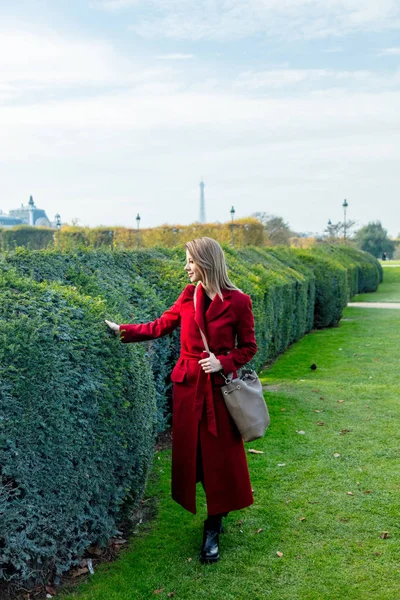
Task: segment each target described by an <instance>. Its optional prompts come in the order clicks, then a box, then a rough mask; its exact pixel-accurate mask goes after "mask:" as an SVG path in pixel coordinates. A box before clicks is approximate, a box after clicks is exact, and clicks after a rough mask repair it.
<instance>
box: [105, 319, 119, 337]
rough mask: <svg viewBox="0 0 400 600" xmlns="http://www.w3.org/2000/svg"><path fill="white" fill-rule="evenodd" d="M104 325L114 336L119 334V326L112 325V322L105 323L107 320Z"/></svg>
mask: <svg viewBox="0 0 400 600" xmlns="http://www.w3.org/2000/svg"><path fill="white" fill-rule="evenodd" d="M105 323H107V325H108V327H109V328H110V329H111V331H112V332H113V334H114V335H118V334H119V325H117V324H116V323H113V322H112V321H107V319H106V320H105Z"/></svg>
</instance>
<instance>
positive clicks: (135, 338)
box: [106, 237, 257, 562]
mask: <svg viewBox="0 0 400 600" xmlns="http://www.w3.org/2000/svg"><path fill="white" fill-rule="evenodd" d="M185 271H186V272H187V274H188V276H189V279H190V285H188V286H187V287H186V288H185V289H184V290H183V292H182V293H181V295H180V296H179V298H178V299H177V301H176V302H175V304H174V305H173V306H172V307H171V308H170V309H169V310H167V311H166V312H165V313H164V314H163V315H162V316H161V317H160V318H159V319H156V320H155V321H152V322H151V323H145V324H141V325H132V324H131V325H117V324H115V323H111V322H109V321H106V323H107V325H108V326H109V327H110V328H111V329H113V330H114V331H115V332H116V333H117V334H118V332H119V334H120V337H121V340H122V342H124V343H129V342H142V341H145V340H151V339H155V338H158V337H161V336H164V335H167V334H168V333H171V332H172V331H173V330H174V329H176V328H177V327H179V326H180V328H181V352H180V357H179V360H178V362H177V364H176V365H175V367H174V369H173V371H172V373H171V380H172V381H173V384H174V387H173V410H172V497H173V499H174V500H176V502H178V503H179V504H181V505H182V506H183V508H185V509H186V510H189V511H190V512H192V513H194V514H195V513H196V483H197V482H198V481H201V483H202V484H203V487H204V490H205V494H206V499H207V509H208V517H207V519H206V521H205V522H204V537H203V547H202V551H201V555H200V556H201V560H203V561H204V562H214V561H217V560H219V550H218V543H219V533H220V532H221V530H222V524H221V523H222V517H223V516H225V515H226V514H227V513H228V512H230V511H232V510H239V509H242V508H245V507H246V506H249V505H250V504H252V503H253V495H252V489H251V485H250V478H249V471H248V467H247V460H246V455H245V450H244V446H243V441H242V438H241V436H240V434H239V432H238V430H237V428H236V426H235V424H234V422H233V421H232V419H231V418H230V416H229V413H228V411H227V408H226V406H225V403H224V400H223V397H222V394H221V391H220V387H221V386H222V385H224V383H225V380H224V378H223V376H222V374H221V373H223V374H224V375H225V376H227V375H229V374H230V373H233V375H234V376H236V371H237V369H239V368H240V367H242V366H243V365H245V364H246V363H248V362H249V361H250V359H251V358H252V357H253V356H254V355H255V353H256V352H257V345H256V340H255V335H254V318H253V313H252V306H251V300H250V297H249V296H247V295H246V294H244V293H243V292H241V291H240V290H239V289H238V288H237V287H235V286H234V285H233V283H232V282H231V281H230V279H229V277H228V273H227V267H226V262H225V256H224V253H223V250H222V248H221V246H220V245H219V244H218V242H216V241H215V240H213V239H211V238H206V237H204V238H198V239H195V240H193V241H192V242H188V243H187V244H186V265H185ZM193 284H197V292H196V310H195V307H194V293H195V289H196V286H195V285H193ZM200 328H201V329H202V331H203V332H204V334H205V335H206V338H207V341H208V345H209V348H210V354H208V353H207V352H205V350H204V344H203V342H202V338H201V334H200Z"/></svg>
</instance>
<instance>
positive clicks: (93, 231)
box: [0, 217, 270, 252]
mask: <svg viewBox="0 0 400 600" xmlns="http://www.w3.org/2000/svg"><path fill="white" fill-rule="evenodd" d="M202 236H208V237H212V238H214V239H216V240H218V241H219V242H220V243H221V244H229V243H231V241H232V236H233V241H234V245H235V246H236V247H243V246H248V245H255V246H263V245H265V244H268V245H270V242H269V241H268V239H267V237H266V235H265V231H264V226H263V224H262V223H261V222H260V221H259V220H258V219H255V218H254V217H246V218H244V219H236V220H235V221H234V222H233V223H204V224H202V223H193V224H192V225H177V226H173V225H162V226H160V227H151V228H147V229H143V228H142V229H138V228H135V229H130V228H129V227H78V226H70V225H64V226H63V227H62V228H61V230H60V231H59V232H57V231H55V230H54V229H48V228H45V227H31V226H29V225H17V226H15V227H11V228H7V229H1V228H0V249H2V250H15V249H16V248H18V247H24V248H28V249H30V250H40V249H47V248H50V247H53V246H57V247H58V246H59V247H60V248H61V250H62V251H67V252H69V251H77V250H79V249H85V248H91V249H92V250H93V249H98V248H110V249H111V248H112V249H115V250H123V249H125V250H128V249H133V248H139V247H140V248H154V247H156V246H162V247H167V248H172V247H175V246H177V245H180V244H182V245H183V244H184V243H185V241H186V240H188V239H193V238H195V237H202Z"/></svg>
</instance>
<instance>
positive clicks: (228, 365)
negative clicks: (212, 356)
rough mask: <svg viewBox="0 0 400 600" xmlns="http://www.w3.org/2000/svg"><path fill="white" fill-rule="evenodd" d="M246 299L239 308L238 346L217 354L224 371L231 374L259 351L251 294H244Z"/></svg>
mask: <svg viewBox="0 0 400 600" xmlns="http://www.w3.org/2000/svg"><path fill="white" fill-rule="evenodd" d="M243 296H244V301H243V303H242V304H241V305H240V306H239V308H238V311H237V313H238V323H237V330H236V337H237V343H236V347H235V348H234V349H233V350H231V351H230V352H229V353H228V354H221V355H219V356H217V358H218V360H219V361H220V363H221V365H222V367H223V370H224V373H225V374H226V375H229V373H233V372H234V371H237V369H240V367H243V365H245V364H247V363H248V362H249V361H250V360H251V359H252V358H253V356H254V355H255V354H256V352H257V343H256V337H255V333H254V316H253V311H252V303H251V298H250V296H247V295H246V294H243Z"/></svg>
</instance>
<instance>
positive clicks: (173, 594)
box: [167, 592, 175, 598]
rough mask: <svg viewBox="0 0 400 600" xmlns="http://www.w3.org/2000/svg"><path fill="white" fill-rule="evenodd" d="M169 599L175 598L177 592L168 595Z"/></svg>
mask: <svg viewBox="0 0 400 600" xmlns="http://www.w3.org/2000/svg"><path fill="white" fill-rule="evenodd" d="M167 596H168V598H173V597H174V596H175V592H170V593H169V594H167Z"/></svg>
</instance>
